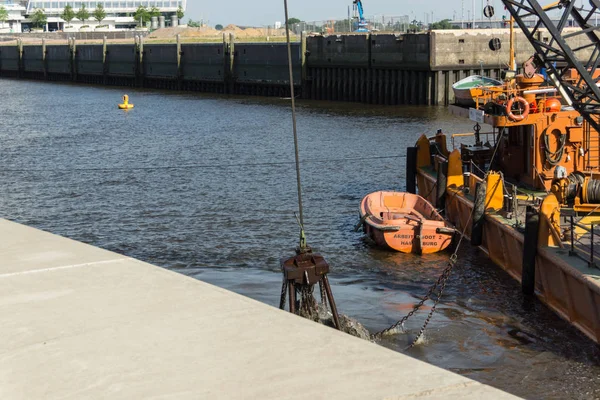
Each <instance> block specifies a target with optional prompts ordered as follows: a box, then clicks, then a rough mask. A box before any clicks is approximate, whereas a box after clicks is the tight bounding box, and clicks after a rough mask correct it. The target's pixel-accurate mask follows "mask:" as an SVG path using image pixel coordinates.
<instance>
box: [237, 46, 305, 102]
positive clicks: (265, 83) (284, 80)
mask: <svg viewBox="0 0 600 400" xmlns="http://www.w3.org/2000/svg"><path fill="white" fill-rule="evenodd" d="M300 46H301V45H300V44H299V43H293V44H292V47H291V49H292V65H293V67H294V68H293V79H294V83H295V84H296V85H300V84H301V82H302V70H301V54H300ZM232 76H233V80H234V82H235V85H234V93H236V94H249V95H261V96H282V97H283V96H289V95H290V88H289V81H290V79H289V76H290V73H289V66H288V53H287V45H286V44H285V43H277V44H267V43H243V44H239V43H236V44H235V51H234V61H233V71H232ZM295 94H300V93H295Z"/></svg>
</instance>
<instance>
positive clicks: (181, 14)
mask: <svg viewBox="0 0 600 400" xmlns="http://www.w3.org/2000/svg"><path fill="white" fill-rule="evenodd" d="M184 15H185V14H184V13H183V8H182V7H181V6H179V7H177V18H179V19H180V20H181V19H183V16H184Z"/></svg>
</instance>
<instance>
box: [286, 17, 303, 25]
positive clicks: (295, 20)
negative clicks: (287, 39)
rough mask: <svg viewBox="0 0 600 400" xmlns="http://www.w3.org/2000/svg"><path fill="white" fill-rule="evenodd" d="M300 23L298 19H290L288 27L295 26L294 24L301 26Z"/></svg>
mask: <svg viewBox="0 0 600 400" xmlns="http://www.w3.org/2000/svg"><path fill="white" fill-rule="evenodd" d="M300 22H302V21H300V20H299V19H298V18H288V26H291V25H294V24H299V23H300Z"/></svg>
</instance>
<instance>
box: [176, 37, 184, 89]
mask: <svg viewBox="0 0 600 400" xmlns="http://www.w3.org/2000/svg"><path fill="white" fill-rule="evenodd" d="M182 55H183V53H182V52H181V35H180V34H179V33H178V34H177V90H181V89H182V88H183V71H182V67H181V56H182Z"/></svg>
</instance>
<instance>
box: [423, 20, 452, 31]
mask: <svg viewBox="0 0 600 400" xmlns="http://www.w3.org/2000/svg"><path fill="white" fill-rule="evenodd" d="M429 29H452V24H451V23H450V20H449V19H443V20H441V21H438V22H434V23H433V24H431V25H429Z"/></svg>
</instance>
